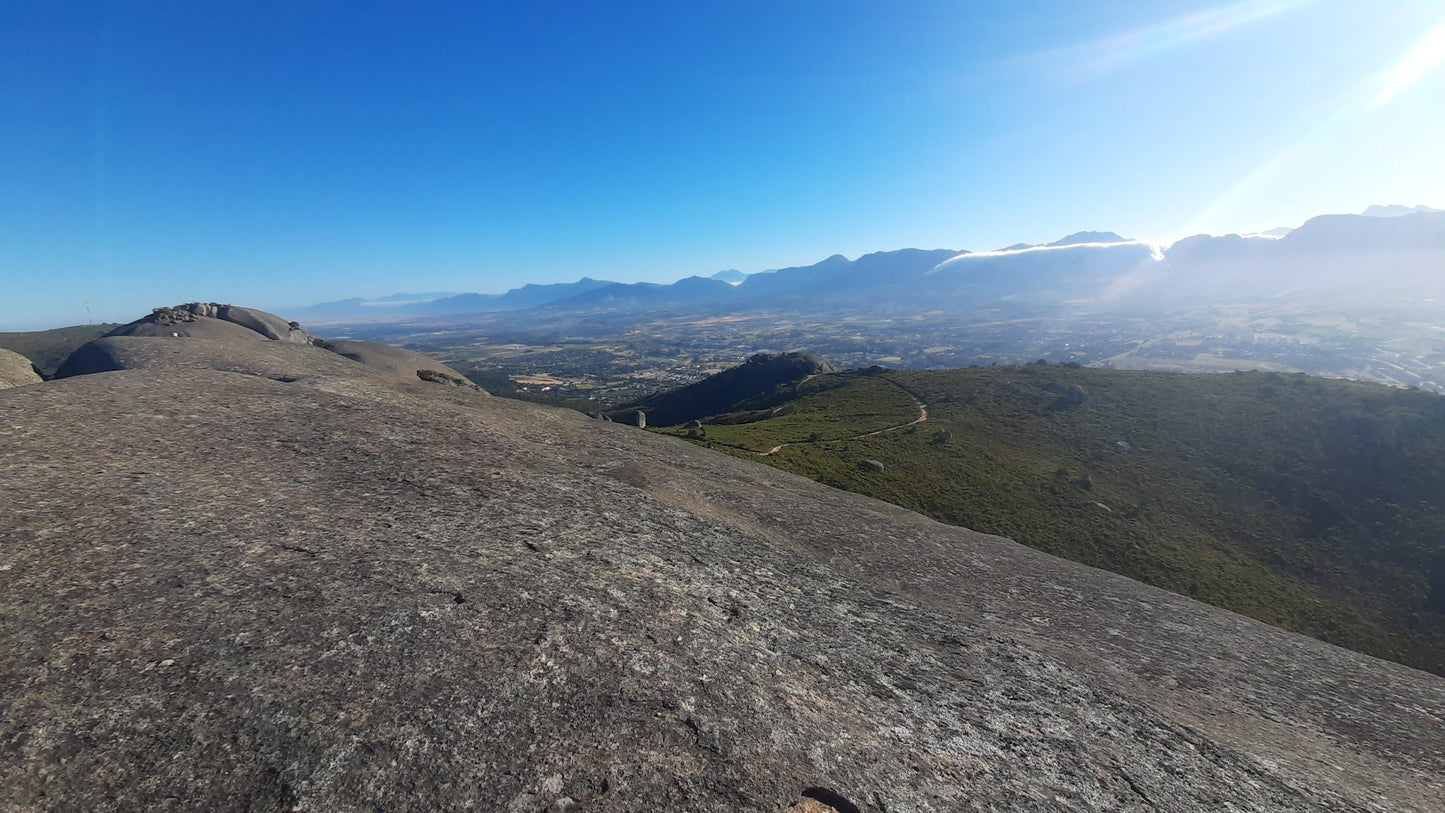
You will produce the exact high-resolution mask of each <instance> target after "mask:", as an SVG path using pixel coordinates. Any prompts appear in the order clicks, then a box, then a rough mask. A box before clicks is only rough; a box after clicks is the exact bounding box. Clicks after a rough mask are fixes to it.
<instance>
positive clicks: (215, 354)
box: [55, 322, 367, 381]
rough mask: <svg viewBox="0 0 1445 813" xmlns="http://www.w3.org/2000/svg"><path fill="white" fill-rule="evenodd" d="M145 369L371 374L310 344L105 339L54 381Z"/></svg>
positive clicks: (74, 357) (280, 376)
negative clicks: (79, 376)
mask: <svg viewBox="0 0 1445 813" xmlns="http://www.w3.org/2000/svg"><path fill="white" fill-rule="evenodd" d="M220 324H227V323H224V322H223V323H220ZM146 369H195V370H222V371H228V372H237V373H245V374H248V375H256V376H262V377H264V378H273V379H277V380H286V381H291V380H295V379H298V378H306V377H314V376H343V377H350V376H361V375H365V374H366V373H367V370H366V368H365V367H363V365H361V364H359V363H357V362H355V361H352V360H351V359H348V358H344V357H342V356H339V355H337V354H335V353H332V352H330V351H329V350H325V349H323V348H320V347H316V346H314V345H308V344H293V343H290V342H277V341H266V340H264V339H263V340H258V341H251V340H249V339H244V340H240V341H237V340H235V339H233V338H220V339H206V338H194V337H187V338H181V339H177V338H174V337H159V336H106V337H104V338H100V339H96V340H95V341H93V342H89V343H88V344H85V345H84V346H82V347H81V348H80V349H79V350H76V351H75V352H74V353H72V354H71V356H70V358H68V359H66V360H65V363H64V364H62V365H60V369H59V370H58V371H56V374H55V377H56V378H70V377H72V376H78V375H91V374H94V373H108V372H115V371H118V370H146Z"/></svg>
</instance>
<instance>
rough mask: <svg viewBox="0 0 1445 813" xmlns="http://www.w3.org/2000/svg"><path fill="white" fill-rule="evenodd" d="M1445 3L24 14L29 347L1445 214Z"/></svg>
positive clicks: (18, 283) (14, 194)
mask: <svg viewBox="0 0 1445 813" xmlns="http://www.w3.org/2000/svg"><path fill="white" fill-rule="evenodd" d="M1442 62H1445V4H1441V3H1440V2H1439V0H1418V1H1414V0H1390V2H1387V3H1374V4H1367V3H1363V2H1359V0H1312V1H1311V0H1244V1H1243V2H1228V3H1220V2H1157V1H1156V2H1132V1H1131V0H1110V2H1107V3H1096V2H1083V0H1079V1H1078V2H1010V3H982V2H872V3H856V2H838V1H837V0H833V1H831V2H816V3H812V2H794V3H774V2H730V3H705V2H688V3H677V2H660V3H644V2H630V3H623V2H547V0H539V1H538V2H529V3H515V4H512V3H509V4H500V3H498V4H481V3H455V4H449V3H423V2H411V3H400V2H398V3H368V2H336V3H325V2H300V3H298V2H294V1H293V2H281V3H265V2H244V3H241V2H237V3H220V2H204V0H197V2H185V3H182V2H144V3H142V2H127V3H85V4H71V3H65V2H58V1H57V0H45V1H44V2H36V3H15V2H11V3H7V4H6V10H5V19H4V23H3V25H0V329H6V328H29V327H37V326H41V327H43V326H50V325H54V324H62V323H74V322H83V321H85V318H86V311H85V303H86V302H87V301H88V302H89V305H90V308H91V312H92V314H93V315H94V316H95V318H97V319H103V318H104V319H119V320H129V319H131V318H135V317H137V316H140V315H142V314H143V313H145V312H147V311H148V310H149V308H150V307H152V306H155V305H162V304H173V303H175V302H180V301H187V300H194V299H203V300H218V301H231V302H237V303H244V304H253V305H258V306H262V307H269V308H278V309H281V310H282V311H283V312H284V306H286V305H302V304H308V303H311V302H315V301H319V300H323V299H335V298H342V297H347V296H355V295H360V296H375V295H381V294H386V293H390V292H393V291H400V290H457V291H497V290H503V289H506V288H509V287H512V286H514V285H518V284H522V283H524V282H550V281H562V280H571V279H575V278H577V277H579V276H582V275H590V276H595V277H606V278H611V279H618V280H624V281H631V280H653V281H670V280H673V279H677V278H679V277H682V276H687V275H689V274H710V273H712V272H714V271H717V270H720V269H723V268H739V269H742V270H744V271H758V270H762V269H765V268H773V267H781V266H786V265H794V264H806V263H811V262H815V261H817V260H819V259H821V258H823V257H825V256H827V255H829V254H833V253H842V254H846V255H849V256H856V255H858V254H861V253H865V252H868V251H874V250H879V249H892V248H901V247H905V246H918V247H924V248H934V247H943V248H959V249H991V248H998V247H1000V246H1003V245H1007V244H1011V243H1016V242H1042V241H1047V240H1052V239H1056V238H1057V237H1059V236H1062V235H1063V234H1066V233H1069V232H1073V231H1078V230H1081V229H1110V230H1113V231H1117V232H1120V233H1122V234H1125V235H1128V236H1131V237H1139V238H1144V239H1150V240H1157V241H1168V240H1172V239H1175V238H1178V237H1181V236H1184V235H1187V234H1191V233H1197V232H1201V231H1208V232H1215V233H1222V232H1229V231H1252V230H1256V229H1264V228H1269V227H1272V226H1277V225H1295V224H1297V223H1299V222H1300V221H1302V220H1303V219H1305V218H1307V217H1309V216H1311V215H1314V214H1318V213H1323V212H1344V211H1359V210H1361V209H1363V208H1364V207H1365V206H1367V205H1369V204H1371V203H1403V204H1412V205H1413V204H1417V203H1426V204H1431V205H1436V206H1442V205H1445V136H1442V133H1445V64H1442Z"/></svg>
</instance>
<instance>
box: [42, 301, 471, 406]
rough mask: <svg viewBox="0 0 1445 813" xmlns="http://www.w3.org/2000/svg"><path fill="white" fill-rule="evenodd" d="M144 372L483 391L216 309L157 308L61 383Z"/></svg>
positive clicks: (72, 360) (389, 353) (277, 320)
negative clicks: (173, 371)
mask: <svg viewBox="0 0 1445 813" xmlns="http://www.w3.org/2000/svg"><path fill="white" fill-rule="evenodd" d="M138 369H206V370H224V371H229V372H239V373H246V374H249V375H258V376H262V377H264V378H273V379H276V380H279V381H294V380H297V379H300V378H311V377H356V376H362V377H369V378H373V379H386V380H392V381H396V382H401V383H407V382H414V381H418V380H420V381H427V382H431V383H435V384H446V385H448V386H454V387H462V388H464V389H469V390H479V389H480V388H479V387H477V385H475V384H473V383H472V382H471V381H469V380H468V379H467V378H466V377H465V376H463V375H462V374H461V373H458V372H457V371H456V370H453V369H451V368H450V367H448V366H446V365H445V364H442V363H440V362H438V361H436V360H434V359H431V358H429V357H427V356H425V355H423V354H421V353H417V352H414V351H411V350H406V349H404V348H401V347H392V346H390V345H385V344H376V343H373V342H353V341H338V342H326V341H322V340H321V339H319V338H317V337H315V336H313V335H311V334H310V333H307V332H306V331H304V330H302V329H301V326H300V325H299V324H297V323H296V322H287V321H286V320H284V319H282V318H281V317H279V316H276V315H275V314H271V313H266V312H265V311H258V310H255V309H253V308H242V307H238V306H235V305H221V304H217V303H214V302H209V303H207V302H191V303H189V304H186V305H178V306H175V307H170V308H156V309H155V310H154V311H152V312H151V314H150V315H149V316H146V317H144V318H142V319H137V320H136V321H134V322H131V323H130V324H127V325H122V326H121V327H119V328H116V329H115V330H113V331H111V332H110V333H109V334H107V335H106V336H103V337H101V338H99V339H95V340H94V341H91V342H88V343H86V344H84V345H82V346H81V347H79V348H77V349H76V350H75V351H74V352H73V353H71V354H70V357H69V358H67V359H66V360H65V362H64V363H63V364H61V365H60V367H59V369H58V370H56V373H55V377H56V378H70V377H73V376H77V375H91V374H94V373H104V372H115V371H117V370H138Z"/></svg>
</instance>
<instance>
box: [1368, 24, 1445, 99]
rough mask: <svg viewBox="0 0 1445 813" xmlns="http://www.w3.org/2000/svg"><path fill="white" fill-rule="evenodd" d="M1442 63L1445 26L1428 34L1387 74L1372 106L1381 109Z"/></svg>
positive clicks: (1444, 50) (1444, 54)
mask: <svg viewBox="0 0 1445 813" xmlns="http://www.w3.org/2000/svg"><path fill="white" fill-rule="evenodd" d="M1441 62H1445V25H1442V26H1440V27H1439V28H1436V29H1435V30H1434V31H1431V32H1430V33H1429V34H1426V35H1425V38H1424V39H1422V40H1420V42H1419V43H1417V44H1416V45H1415V47H1414V48H1412V49H1410V53H1408V54H1406V55H1405V57H1404V58H1403V59H1401V60H1400V61H1399V62H1398V63H1396V64H1395V66H1394V67H1393V68H1391V69H1390V70H1388V71H1386V72H1385V75H1384V78H1383V82H1382V86H1381V88H1380V90H1379V92H1378V93H1376V94H1375V98H1374V99H1372V100H1371V102H1370V104H1371V106H1372V107H1379V106H1380V105H1382V104H1385V103H1386V102H1389V101H1390V100H1391V99H1393V98H1395V97H1396V96H1398V95H1400V94H1401V93H1403V92H1405V91H1406V90H1409V89H1410V87H1411V86H1413V85H1414V84H1415V83H1416V82H1419V81H1420V80H1421V79H1423V78H1425V76H1426V75H1427V74H1429V73H1430V72H1431V71H1432V70H1434V69H1435V68H1437V67H1439V65H1440V63H1441Z"/></svg>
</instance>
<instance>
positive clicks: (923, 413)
mask: <svg viewBox="0 0 1445 813" xmlns="http://www.w3.org/2000/svg"><path fill="white" fill-rule="evenodd" d="M810 377H811V376H810ZM888 383H890V384H892V385H893V386H895V387H897V388H898V389H900V390H903V391H904V392H906V393H908V396H909V397H910V398H912V399H913V402H914V403H915V404H917V405H918V417H917V418H914V419H913V420H911V421H908V422H907V423H900V424H898V425H897V426H888V427H885V428H883V429H877V430H874V431H872V432H864V433H863V434H861V435H849V436H848V437H846V438H829V439H827V440H795V441H791V442H789V443H779V444H778V445H777V446H774V447H773V448H771V449H769V450H767V451H766V452H757V451H753V450H752V449H743V451H747V452H752V453H753V454H755V455H757V456H758V457H767V456H769V455H773V454H777V453H778V452H781V451H782V450H783V449H785V448H787V447H789V446H810V445H812V444H815V443H842V442H846V441H850V440H858V439H860V438H871V437H873V436H874V435H881V434H883V433H885V432H893V431H896V430H899V429H903V428H904V427H908V426H916V425H917V424H920V423H923V422H924V421H926V420H928V404H925V403H923V401H922V400H920V399H919V397H918V396H917V395H915V394H913V393H912V392H911V391H909V390H908V389H907V388H906V387H904V386H903V385H902V384H899V383H897V382H895V381H889V382H888ZM733 448H739V447H736V446H735V447H733Z"/></svg>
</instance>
